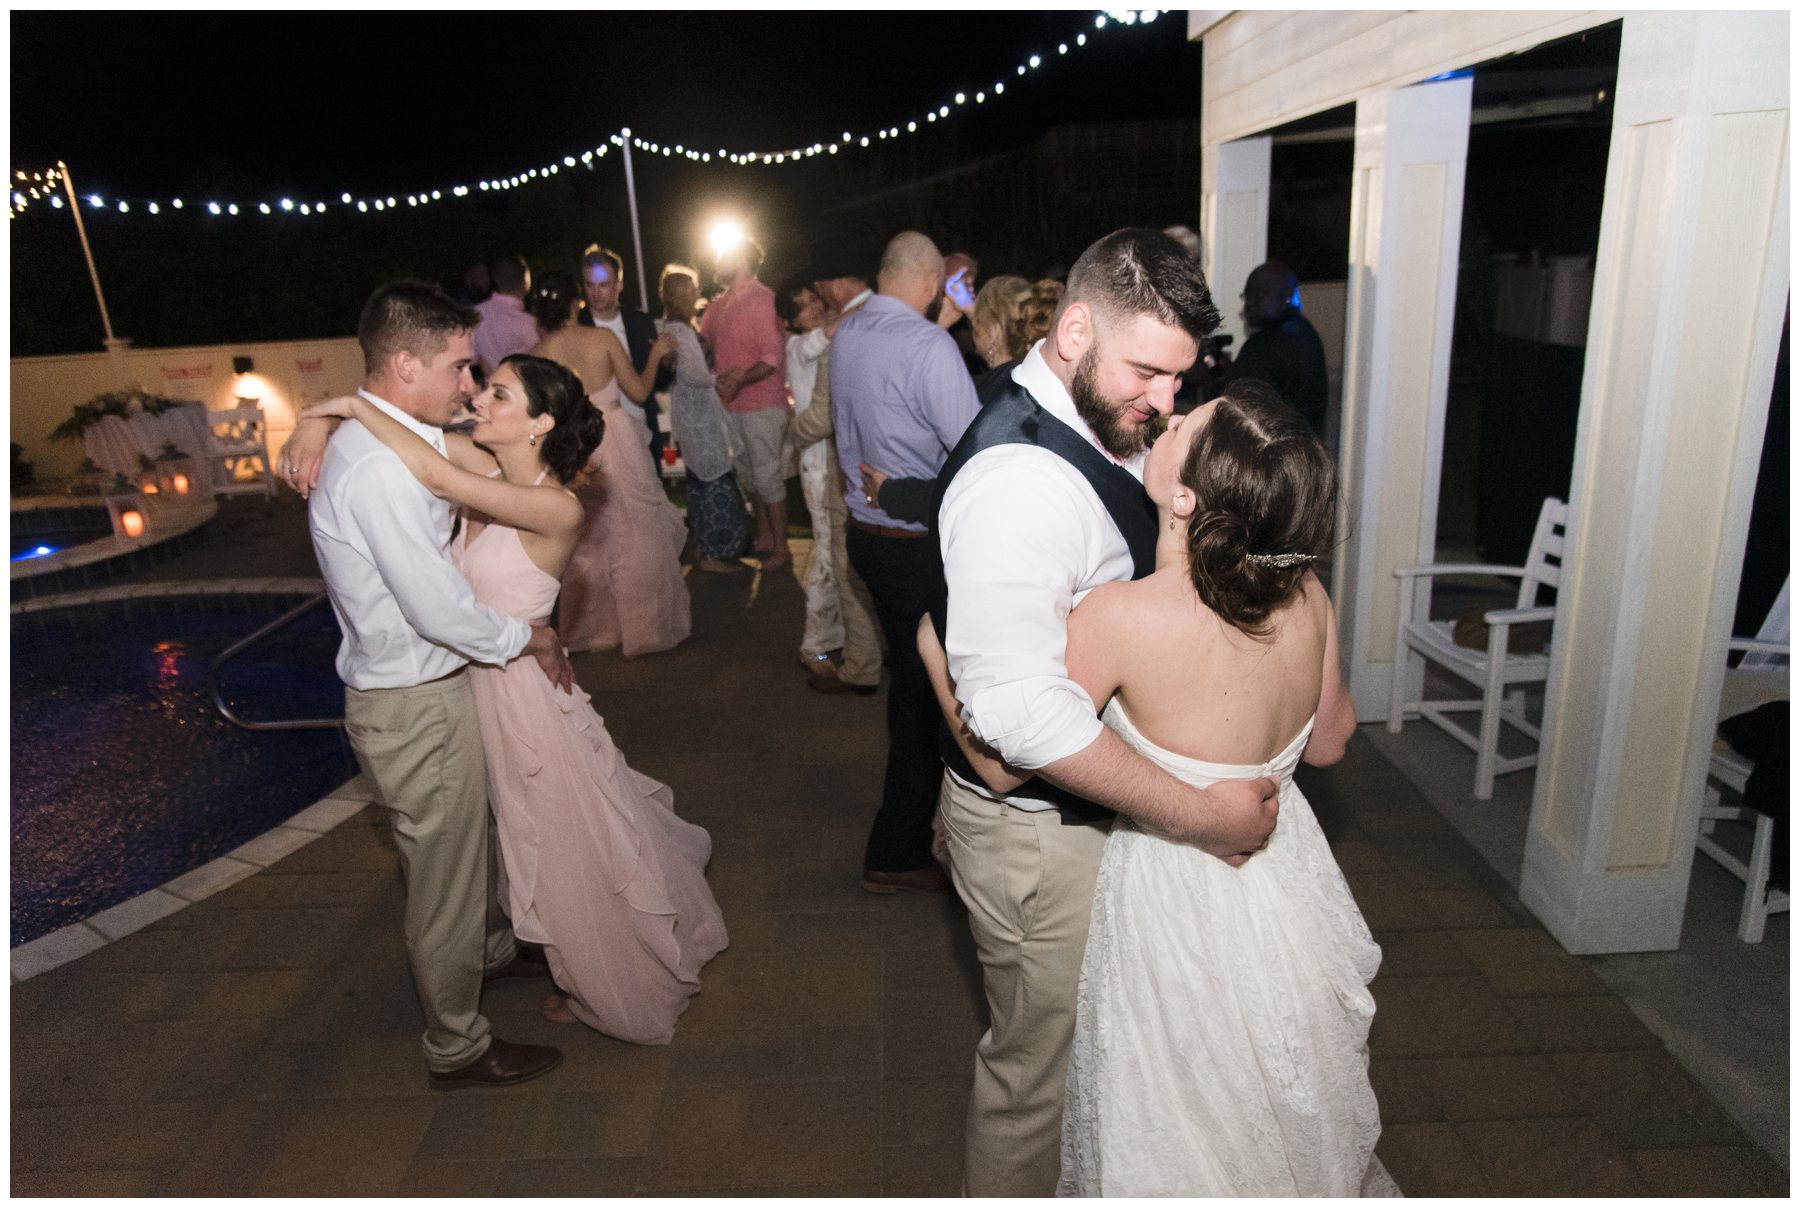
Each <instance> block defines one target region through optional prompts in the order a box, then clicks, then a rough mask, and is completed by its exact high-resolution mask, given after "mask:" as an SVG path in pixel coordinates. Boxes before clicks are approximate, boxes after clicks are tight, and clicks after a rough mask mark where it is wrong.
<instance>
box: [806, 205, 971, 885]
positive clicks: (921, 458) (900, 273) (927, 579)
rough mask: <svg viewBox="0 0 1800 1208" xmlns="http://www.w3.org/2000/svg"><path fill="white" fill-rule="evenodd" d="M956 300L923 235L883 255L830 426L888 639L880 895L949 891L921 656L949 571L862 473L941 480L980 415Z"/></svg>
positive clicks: (869, 855)
mask: <svg viewBox="0 0 1800 1208" xmlns="http://www.w3.org/2000/svg"><path fill="white" fill-rule="evenodd" d="M943 288H944V257H943V254H942V253H941V252H939V251H938V249H937V245H935V244H934V243H932V241H931V240H930V239H928V238H926V237H925V236H924V235H921V234H919V233H918V232H916V231H903V232H901V233H900V234H899V235H896V236H894V238H893V239H892V240H890V241H889V243H888V245H887V249H886V250H885V251H884V252H883V253H882V257H881V269H880V273H879V275H878V277H877V284H876V289H877V291H878V292H877V293H876V295H875V296H874V297H872V298H870V299H869V300H868V301H867V302H866V303H864V304H863V305H862V306H861V307H860V308H858V309H857V310H856V311H854V312H853V313H851V314H849V315H847V316H846V317H845V318H844V320H843V321H842V323H840V324H839V326H838V332H837V335H836V337H835V338H834V339H833V340H832V350H831V368H830V374H831V377H830V381H831V399H832V419H833V422H834V424H835V425H836V429H837V433H836V435H837V448H838V459H839V463H840V464H841V465H842V466H843V468H844V476H845V479H846V489H845V493H844V503H845V505H846V507H847V508H848V510H849V513H850V520H849V527H848V530H847V532H846V533H845V543H846V545H847V546H848V548H849V554H850V565H851V567H852V568H854V569H855V571H856V573H857V574H858V575H859V576H861V578H862V580H863V582H864V583H865V584H866V585H867V586H868V589H869V595H870V597H871V598H872V599H873V601H874V604H875V613H876V619H877V621H878V622H879V623H880V625H881V629H882V633H883V635H884V636H885V637H886V639H887V646H888V653H889V657H890V658H891V660H892V664H893V675H892V678H891V680H890V682H889V685H888V705H887V725H888V758H887V772H886V776H885V779H884V781H883V784H882V794H881V809H880V811H879V812H878V813H877V814H876V816H875V824H874V826H873V827H871V828H870V831H869V844H868V848H867V851H866V852H865V854H864V857H863V888H864V889H866V890H869V891H870V892H871V893H894V892H896V891H898V890H906V891H908V892H912V893H930V892H943V891H946V890H948V889H949V887H950V886H949V881H948V879H947V878H946V877H945V876H944V874H943V872H942V871H941V870H940V869H939V868H938V866H937V864H936V863H935V862H934V861H933V860H932V857H931V818H932V815H933V813H934V812H935V811H936V809H937V797H938V784H939V780H940V773H939V768H940V764H939V759H938V749H937V728H938V711H937V701H936V698H935V697H934V696H933V694H932V690H931V681H930V679H929V678H928V677H927V675H926V673H925V665H924V663H923V662H922V661H921V660H920V658H919V653H918V650H917V648H916V646H915V635H916V633H917V631H918V627H919V618H920V617H922V616H924V615H925V613H926V611H927V610H928V609H929V608H930V607H931V605H932V603H933V601H934V600H935V599H937V598H940V597H941V595H942V592H943V573H944V572H943V563H942V561H941V560H940V558H939V556H938V550H937V543H936V542H935V541H933V540H931V534H930V532H929V531H928V530H927V528H926V526H925V525H923V524H921V523H919V522H918V521H913V520H900V519H897V518H896V517H893V516H890V515H888V514H887V513H886V512H884V511H882V510H881V508H879V507H878V506H876V504H875V501H874V499H873V498H871V495H870V493H869V492H868V491H867V489H866V488H865V485H864V482H863V471H862V467H863V466H865V465H869V466H878V467H880V468H881V469H882V470H883V471H884V472H886V473H888V474H891V475H893V476H895V477H899V478H935V477H936V476H937V472H938V470H939V469H940V468H941V467H942V466H943V464H944V460H945V459H946V458H947V457H948V456H949V455H950V451H951V450H952V449H954V448H955V447H956V442H957V441H959V440H961V439H962V434H963V430H964V429H965V428H967V427H968V426H969V423H970V421H971V420H973V419H974V418H975V414H976V412H977V411H979V410H980V403H979V402H978V401H977V400H976V397H975V384H974V382H973V380H972V379H971V378H970V377H969V374H968V371H967V370H966V369H965V368H964V367H963V361H962V355H961V353H960V352H958V350H957V347H956V341H954V340H953V339H951V338H950V336H949V335H948V334H946V333H945V332H944V330H943V329H942V328H941V327H939V326H938V325H937V324H936V323H934V322H932V321H931V320H930V319H929V318H927V317H926V316H927V312H928V311H929V310H930V309H931V307H932V306H933V305H934V304H935V303H936V302H937V299H938V296H939V294H940V293H942V291H943Z"/></svg>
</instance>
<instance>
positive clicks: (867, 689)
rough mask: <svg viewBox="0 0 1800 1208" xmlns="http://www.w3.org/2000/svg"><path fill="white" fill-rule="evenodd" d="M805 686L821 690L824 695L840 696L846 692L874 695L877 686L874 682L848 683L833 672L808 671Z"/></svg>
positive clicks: (816, 690)
mask: <svg viewBox="0 0 1800 1208" xmlns="http://www.w3.org/2000/svg"><path fill="white" fill-rule="evenodd" d="M806 686H807V687H808V688H811V689H812V690H813V691H814V692H823V693H824V694H825V695H826V696H842V695H844V693H846V692H854V693H856V695H858V696H874V695H875V692H876V689H877V688H878V687H879V685H876V684H853V683H850V682H849V681H848V680H842V679H839V678H838V677H837V674H836V673H835V672H834V673H832V674H830V675H817V674H814V673H811V672H808V673H807V676H806Z"/></svg>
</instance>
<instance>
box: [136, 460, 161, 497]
mask: <svg viewBox="0 0 1800 1208" xmlns="http://www.w3.org/2000/svg"><path fill="white" fill-rule="evenodd" d="M132 478H133V481H134V482H135V483H136V485H137V489H138V490H140V491H142V492H143V493H144V494H146V495H155V494H157V493H158V492H159V491H161V490H162V472H161V471H160V470H159V469H158V468H157V465H156V463H155V462H153V461H151V460H150V457H149V455H148V454H145V453H139V454H138V468H137V473H136V474H134V475H132Z"/></svg>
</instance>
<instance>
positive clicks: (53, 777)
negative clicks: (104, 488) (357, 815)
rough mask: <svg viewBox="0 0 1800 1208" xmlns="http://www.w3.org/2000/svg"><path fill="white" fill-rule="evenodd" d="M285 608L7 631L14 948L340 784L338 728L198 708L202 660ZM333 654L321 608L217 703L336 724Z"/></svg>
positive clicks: (189, 865)
mask: <svg viewBox="0 0 1800 1208" xmlns="http://www.w3.org/2000/svg"><path fill="white" fill-rule="evenodd" d="M212 607H213V608H214V609H217V608H218V607H219V603H218V602H217V601H215V602H214V603H213V604H212ZM283 607H284V605H282V604H281V603H279V602H278V603H276V604H275V605H274V606H272V607H270V608H266V609H259V610H258V611H256V612H250V613H246V612H218V611H211V612H200V611H198V608H199V605H198V604H197V603H196V602H194V601H187V602H184V604H183V608H184V609H186V611H184V612H182V613H180V614H177V615H169V614H168V613H167V612H166V611H165V613H164V615H159V616H143V615H139V616H135V617H125V618H113V619H108V620H107V621H105V622H103V623H102V624H99V625H94V624H91V623H90V624H88V625H87V626H86V628H85V630H84V631H83V632H80V633H77V634H74V635H70V633H69V632H68V629H67V628H66V627H65V628H63V629H60V630H59V629H58V628H57V627H56V626H55V625H54V624H52V625H49V626H47V627H45V628H43V629H42V630H39V629H37V628H35V627H33V626H31V625H27V624H21V623H20V622H17V621H15V623H14V630H13V683H12V693H13V695H12V706H13V708H12V736H11V737H12V944H13V946H14V947H17V946H18V945H19V944H22V943H25V942H26V941H28V940H31V939H35V938H36V937H38V936H40V935H43V934H45V933H46V932H49V931H53V930H55V929H56V928H58V927H62V926H66V925H67V924H69V923H73V922H78V921H79V920H81V919H84V918H87V917H89V916H90V915H93V914H95V913H97V912H99V911H101V910H104V909H106V908H107V907H108V906H112V905H115V904H117V903H119V902H122V901H125V900H126V899H128V898H131V897H135V896H136V895H138V894H140V893H143V892H144V891H146V890H149V889H153V888H155V887H156V886H158V885H161V884H162V883H164V882H165V881H168V880H170V879H172V878H174V877H177V876H180V875H181V874H182V873H184V872H187V871H188V870H190V869H193V868H196V867H198V866H199V865H201V864H204V863H206V862H207V861H208V860H211V859H213V858H214V857H216V856H220V855H223V854H224V853H226V852H228V851H230V850H231V849H232V848H234V847H237V846H238V845H240V844H242V843H245V842H247V841H248V840H250V839H253V838H255V837H256V836H257V835H260V834H262V833H263V832H264V831H267V830H268V829H269V828H270V827H273V826H276V825H278V824H280V823H282V822H284V821H286V820H287V819H288V818H290V817H292V816H293V815H294V814H295V813H297V812H298V811H300V810H301V809H304V808H305V807H306V806H308V805H311V804H312V803H313V802H314V801H317V800H318V799H319V798H320V797H323V796H324V795H325V794H326V793H328V792H330V791H331V790H332V789H334V788H336V787H337V786H338V785H340V784H342V783H343V782H344V781H345V780H347V779H349V778H350V777H351V776H353V775H355V773H356V765H355V762H354V760H353V758H352V757H351V755H350V753H349V749H348V747H347V745H346V744H345V742H344V739H343V736H342V732H341V731H338V730H301V731H293V732H261V731H249V730H242V729H239V728H238V727H236V726H233V725H230V724H229V723H227V722H226V721H225V720H224V719H223V718H222V717H220V716H219V713H218V710H217V709H216V708H214V706H213V702H212V697H211V695H210V693H209V692H208V690H207V683H206V674H207V668H208V665H209V664H210V662H211V660H212V658H213V656H214V655H215V654H217V653H218V652H219V651H221V650H223V649H224V648H225V647H226V646H228V645H230V644H231V643H232V642H234V641H237V640H238V639H239V638H242V637H244V636H246V635H247V634H249V633H250V632H252V631H253V630H255V629H256V628H258V627H259V626H261V625H263V624H265V623H267V622H268V621H269V620H271V619H273V618H274V617H275V616H277V615H279V614H280V612H281V611H282V610H283ZM164 608H165V610H166V609H167V608H168V605H166V604H165V605H164ZM337 645H338V628H337V622H336V621H335V619H334V618H333V617H332V615H331V613H330V611H329V610H326V609H318V610H315V611H313V612H311V613H308V614H306V615H304V616H302V617H301V618H300V619H299V620H298V621H296V622H295V623H294V624H292V625H290V626H289V627H288V628H286V629H284V630H282V631H279V632H278V633H276V634H275V635H273V636H271V637H270V638H268V639H266V640H265V641H263V642H261V643H258V644H257V645H255V646H252V647H251V648H250V649H249V650H248V651H246V652H244V653H243V654H241V655H239V656H238V657H237V658H236V659H234V660H233V661H232V662H231V663H230V664H228V665H227V667H226V668H225V673H224V678H223V685H222V686H223V688H224V691H225V695H226V699H227V700H228V701H229V702H230V704H231V705H232V707H233V709H234V710H236V711H237V712H238V713H239V714H240V715H242V716H244V717H246V718H248V719H251V720H278V719H283V718H297V717H337V716H341V715H342V713H343V688H342V686H341V685H340V684H339V683H338V680H337V677H336V675H335V674H334V672H333V670H332V658H333V656H334V654H335V652H336V650H337Z"/></svg>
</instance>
